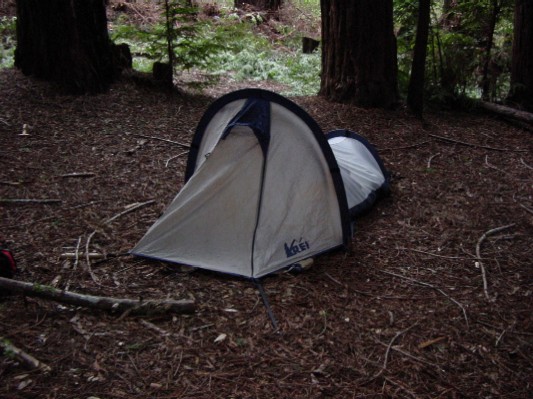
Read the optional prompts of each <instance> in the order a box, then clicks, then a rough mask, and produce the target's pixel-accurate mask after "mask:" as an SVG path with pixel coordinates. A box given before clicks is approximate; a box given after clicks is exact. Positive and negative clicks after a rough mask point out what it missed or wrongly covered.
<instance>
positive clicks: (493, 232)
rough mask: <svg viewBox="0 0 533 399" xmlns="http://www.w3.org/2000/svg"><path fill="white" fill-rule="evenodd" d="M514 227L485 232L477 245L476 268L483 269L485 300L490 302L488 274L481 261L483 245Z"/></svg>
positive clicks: (511, 225) (510, 225)
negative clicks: (490, 237) (494, 235)
mask: <svg viewBox="0 0 533 399" xmlns="http://www.w3.org/2000/svg"><path fill="white" fill-rule="evenodd" d="M514 225H515V223H512V224H508V225H506V226H501V227H496V228H494V229H490V230H489V231H487V232H485V233H484V234H483V235H482V236H481V237H480V238H479V240H478V241H477V244H476V257H477V262H476V263H475V264H476V266H479V268H480V269H481V278H482V279H483V292H484V293H485V298H487V299H488V300H490V296H489V288H488V283H487V274H486V272H485V266H484V265H483V262H482V261H481V244H482V243H483V241H485V239H486V238H487V237H488V236H490V235H492V234H496V233H499V232H500V231H503V230H506V229H508V228H510V227H513V226H514Z"/></svg>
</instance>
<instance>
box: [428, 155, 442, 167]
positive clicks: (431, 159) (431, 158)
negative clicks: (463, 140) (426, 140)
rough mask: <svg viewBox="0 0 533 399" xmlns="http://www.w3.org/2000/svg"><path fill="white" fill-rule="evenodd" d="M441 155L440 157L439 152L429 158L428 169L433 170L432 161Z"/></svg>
mask: <svg viewBox="0 0 533 399" xmlns="http://www.w3.org/2000/svg"><path fill="white" fill-rule="evenodd" d="M439 155H440V152H437V153H436V154H435V155H432V156H430V157H429V159H428V164H427V168H428V169H430V168H431V161H433V158H435V157H438V156H439Z"/></svg>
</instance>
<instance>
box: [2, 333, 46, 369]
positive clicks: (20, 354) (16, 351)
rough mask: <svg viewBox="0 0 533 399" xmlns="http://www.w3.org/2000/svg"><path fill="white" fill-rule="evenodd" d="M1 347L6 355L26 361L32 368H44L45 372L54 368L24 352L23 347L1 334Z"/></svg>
mask: <svg viewBox="0 0 533 399" xmlns="http://www.w3.org/2000/svg"><path fill="white" fill-rule="evenodd" d="M0 349H2V350H3V352H4V354H5V355H6V356H14V357H15V358H16V359H17V360H18V361H20V362H22V363H24V364H25V365H26V366H28V367H29V368H30V369H32V370H42V371H44V372H45V373H46V372H49V371H52V368H51V367H50V366H48V365H47V364H46V363H43V362H41V361H40V360H37V359H36V358H34V357H33V356H32V355H30V354H29V353H26V352H24V351H23V350H22V349H20V348H17V347H16V346H15V345H13V344H12V343H11V342H9V341H8V340H7V339H5V338H4V337H1V336H0Z"/></svg>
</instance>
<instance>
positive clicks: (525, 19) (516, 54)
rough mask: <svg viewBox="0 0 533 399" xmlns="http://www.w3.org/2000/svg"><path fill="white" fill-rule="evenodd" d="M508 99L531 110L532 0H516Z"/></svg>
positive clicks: (532, 98)
mask: <svg viewBox="0 0 533 399" xmlns="http://www.w3.org/2000/svg"><path fill="white" fill-rule="evenodd" d="M508 101H510V102H513V103H515V104H518V105H519V106H521V107H523V108H524V109H526V110H527V111H529V112H533V1H531V0H516V3H515V12H514V39H513V60H512V64H511V90H510V93H509V97H508Z"/></svg>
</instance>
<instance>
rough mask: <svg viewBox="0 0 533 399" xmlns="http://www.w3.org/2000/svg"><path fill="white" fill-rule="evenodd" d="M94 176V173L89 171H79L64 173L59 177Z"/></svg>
mask: <svg viewBox="0 0 533 399" xmlns="http://www.w3.org/2000/svg"><path fill="white" fill-rule="evenodd" d="M94 176H96V174H95V173H91V172H79V173H76V172H74V173H66V174H64V175H61V177H63V178H69V177H94Z"/></svg>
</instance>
